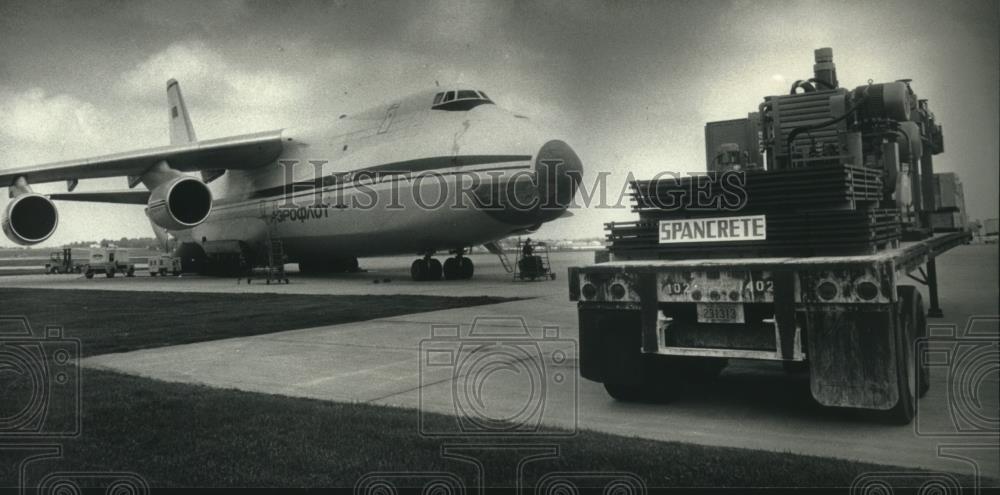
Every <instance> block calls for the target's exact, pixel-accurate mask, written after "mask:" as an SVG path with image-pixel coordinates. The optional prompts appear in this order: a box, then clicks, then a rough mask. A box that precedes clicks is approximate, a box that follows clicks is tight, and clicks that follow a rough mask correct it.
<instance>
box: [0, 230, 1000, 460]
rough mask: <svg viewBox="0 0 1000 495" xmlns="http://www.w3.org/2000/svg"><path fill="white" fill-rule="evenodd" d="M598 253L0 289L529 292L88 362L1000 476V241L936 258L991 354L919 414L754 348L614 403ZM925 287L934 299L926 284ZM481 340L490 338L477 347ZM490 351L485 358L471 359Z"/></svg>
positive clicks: (265, 389) (944, 323)
mask: <svg viewBox="0 0 1000 495" xmlns="http://www.w3.org/2000/svg"><path fill="white" fill-rule="evenodd" d="M592 256H593V254H592V253H589V252H580V253H555V254H553V258H552V264H553V267H554V271H555V273H556V274H557V279H556V280H554V281H552V280H545V281H536V282H514V281H513V280H512V279H511V277H510V275H508V274H506V273H505V272H504V271H503V269H502V267H501V266H500V264H499V261H498V260H497V259H496V258H495V257H492V256H489V255H476V256H474V257H473V258H474V260H475V262H476V272H477V273H476V276H475V278H474V279H473V280H471V281H447V282H445V281H442V282H422V283H417V282H412V281H410V280H409V263H410V261H411V259H410V258H379V259H372V260H362V266H363V267H364V268H366V269H367V270H368V271H367V272H364V273H357V274H350V275H343V276H329V277H306V276H298V275H297V274H295V273H290V278H291V282H292V283H291V284H289V285H284V284H282V285H274V284H271V285H267V284H264V283H263V281H262V280H255V281H254V283H252V284H250V285H247V284H246V283H245V281H241V282H240V283H237V281H236V280H234V279H220V278H208V277H181V278H166V279H162V278H150V277H142V276H138V277H135V278H128V279H126V278H115V279H105V278H95V279H93V280H86V279H83V278H80V277H78V276H70V275H31V276H9V277H0V287H32V288H51V289H79V288H89V289H107V290H147V291H184V292H274V293H302V294H333V295H340V294H382V295H387V296H391V295H392V294H425V295H445V296H475V295H492V296H506V297H523V298H526V299H523V300H519V301H514V302H507V303H501V304H495V305H487V306H478V307H471V308H461V309H453V310H446V311H435V312H427V313H418V314H411V315H404V316H397V317H391V318H383V319H378V320H371V321H363V322H358V323H350V324H343V325H332V326H326V327H319V328H306V329H300V330H292V331H286V332H279V333H272V334H267V335H259V336H253V337H243V338H233V339H225V340H217V341H212V342H203V343H196V344H189V345H181V346H174V347H164V348H157V349H148V350H142V351H135V352H128V353H121V354H109V355H103V356H95V357H91V358H88V359H85V360H84V362H83V364H84V366H90V367H95V368H102V369H111V370H116V371H119V372H124V373H129V374H135V375H140V376H145V377H151V378H156V379H160V380H167V381H174V382H184V383H197V384H204V385H209V386H214V387H225V388H235V389H240V390H246V391H253V392H262V393H269V394H281V395H287V396H293V397H308V398H313V399H321V400H331V401H348V402H367V403H373V404H384V405H390V406H398V407H406V408H415V409H417V410H418V411H430V412H437V413H445V414H450V415H454V416H455V417H456V422H455V425H454V428H452V429H451V430H448V431H424V430H423V427H422V426H421V433H423V434H426V435H430V436H438V437H441V438H447V437H448V436H449V435H451V434H456V433H466V434H468V433H472V434H487V435H488V434H496V433H498V431H497V430H495V429H494V428H495V425H496V424H497V423H495V422H494V421H496V420H506V421H508V422H513V423H514V424H516V425H518V426H519V428H517V429H516V430H514V431H507V432H504V433H505V434H509V435H519V438H525V439H527V438H533V437H537V436H542V437H544V438H551V439H552V441H553V442H558V438H559V437H560V435H563V434H565V430H566V429H568V430H569V431H570V432H573V431H579V430H583V429H587V430H595V431H601V432H607V433H613V434H618V435H626V436H635V437H643V438H649V439H654V440H670V441H681V442H691V443H696V444H703V445H713V446H727V447H738V448H747V449H763V450H769V451H778V452H793V453H798V454H807V455H815V456H823V457H835V458H842V459H850V460H860V461H867V462H874V463H880V464H889V465H896V466H902V467H904V468H922V469H928V470H932V471H945V472H956V473H965V474H975V473H976V471H974V469H975V470H978V473H979V474H982V475H985V476H987V477H990V478H993V479H1000V454H998V453H1000V424H998V419H997V411H998V410H1000V397H998V395H1000V394H998V390H1000V384H998V381H997V370H998V369H1000V364H998V363H997V362H996V358H997V353H996V342H997V339H998V336H1000V328H998V324H997V320H996V319H995V318H996V315H998V314H1000V307H998V301H1000V293H998V292H1000V282H998V261H997V260H998V252H997V245H995V244H994V245H982V244H974V245H967V246H961V247H959V248H956V249H955V250H953V251H951V252H949V253H947V254H945V255H943V256H941V257H940V258H938V276H939V281H940V286H941V291H940V292H941V307H942V308H943V309H944V312H945V317H944V318H941V319H931V320H929V322H930V323H931V324H932V325H934V329H933V332H934V333H933V335H935V336H936V337H935V338H936V339H938V340H940V341H941V342H943V343H945V344H947V343H948V342H952V341H949V340H948V339H947V338H946V337H944V336H943V334H944V333H947V332H946V331H947V330H948V328H949V325H951V326H953V327H954V328H956V329H957V330H956V331H957V334H956V335H957V336H958V340H955V341H954V342H955V344H954V348H955V349H960V346H966V347H968V346H972V347H975V346H977V345H978V346H979V348H983V346H987V347H988V346H990V345H992V346H993V347H992V353H989V352H987V353H986V356H987V361H985V362H981V361H982V359H980V360H979V361H977V364H978V368H975V369H977V370H979V374H974V377H978V378H976V380H978V381H977V382H976V387H973V391H974V394H975V397H972V398H970V397H968V396H967V395H961V394H960V393H959V392H958V391H960V390H968V387H966V388H965V389H959V388H958V387H957V386H956V383H959V384H961V383H964V382H960V381H959V379H960V378H961V379H966V378H968V377H969V376H970V375H968V374H967V373H965V374H963V372H965V371H968V369H967V368H968V365H967V364H962V363H963V361H962V360H961V359H952V360H951V363H950V364H944V365H935V366H933V367H932V368H931V390H930V392H929V393H928V395H927V396H926V397H925V398H923V399H921V400H920V401H919V403H918V414H917V419H916V420H915V421H914V423H913V424H912V425H910V426H902V427H900V426H891V425H887V424H884V423H879V422H877V421H873V420H872V418H870V417H868V416H866V415H863V414H855V413H852V412H850V411H843V410H836V409H826V408H822V407H820V406H818V405H816V404H815V403H814V402H813V401H812V399H811V397H810V393H809V381H808V377H807V376H805V375H790V374H786V373H785V372H784V371H783V370H782V369H781V366H780V365H775V364H774V363H762V362H754V361H733V362H731V363H730V366H729V367H728V368H727V369H726V370H725V371H724V372H723V373H722V375H721V376H720V377H719V378H718V379H716V380H715V381H712V382H710V383H707V384H703V385H698V386H697V387H691V388H690V389H689V390H686V391H685V392H684V393H683V394H682V395H681V397H679V398H678V399H677V400H675V401H673V402H671V403H668V404H638V403H622V402H617V401H614V400H613V399H611V398H610V397H609V396H608V395H607V394H606V393H605V391H604V389H603V387H602V386H601V385H600V384H595V383H592V382H589V381H587V380H584V379H582V378H580V377H579V375H578V373H577V371H576V359H575V350H576V346H577V342H576V339H577V320H576V318H577V316H576V307H575V304H574V303H571V302H569V301H568V299H567V289H566V281H565V276H566V267H568V266H571V265H574V264H585V263H588V262H590V261H591V260H592ZM376 282H377V283H376ZM915 285H918V286H919V284H916V283H915ZM920 289H921V290H922V291H924V300H925V301H927V294H926V290H924V288H923V287H920ZM972 316H993V317H994V319H992V320H984V319H979V320H974V321H976V322H977V323H976V324H975V325H974V326H973V328H972V333H973V334H974V335H971V334H966V332H967V331H968V330H967V323H968V322H969V321H970V317H972ZM522 323H523V327H522ZM473 327H474V330H473ZM525 332H527V334H525ZM477 346H486V347H477ZM475 349H480V350H482V349H489V352H486V353H485V354H483V353H480V354H475V353H473V352H472V351H473V350H475ZM956 352H958V351H956ZM483 355H485V356H487V358H486V359H478V358H470V356H480V357H481V356H483ZM979 355H980V356H982V354H979ZM952 356H958V357H961V356H960V354H958V353H953V354H952ZM962 366H966V368H962ZM976 401H978V402H976ZM421 425H422V423H421ZM553 427H558V428H560V430H555V429H553ZM550 435H554V436H550Z"/></svg>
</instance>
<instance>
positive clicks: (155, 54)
mask: <svg viewBox="0 0 1000 495" xmlns="http://www.w3.org/2000/svg"><path fill="white" fill-rule="evenodd" d="M997 10H998V9H997V8H996V3H995V2H993V1H989V0H985V1H972V0H965V1H957V2H951V1H949V2H944V1H931V0H917V1H915V2H914V1H907V0H894V1H887V2H866V1H860V0H857V1H842V2H830V1H822V2H820V1H794V2H793V1H713V2H703V1H664V2H640V1H634V2H625V1H598V0H584V1H576V0H574V1H537V2H486V1H483V2H473V1H451V2H445V1H440V2H397V1H392V2H389V1H339V2H338V1H331V2H319V1H264V0H259V1H213V2H196V1H183V2H132V1H124V0H121V1H107V0H104V1H99V0H81V1H58V2H56V1H52V2H0V68H2V71H0V90H2V91H0V94H5V95H15V96H17V95H22V96H23V95H28V94H34V95H36V96H37V94H38V93H29V92H30V91H32V90H35V89H38V90H42V92H43V94H45V95H47V98H52V99H55V98H62V99H59V100H57V101H56V103H58V105H56V104H55V103H51V102H50V103H51V104H49V105H47V106H46V107H45V108H47V109H48V110H47V111H57V110H58V109H60V108H63V109H65V108H77V107H79V108H87V109H96V110H93V112H95V113H94V116H93V118H92V119H91V121H92V122H99V123H101V127H100V128H99V129H95V130H93V132H94V133H95V134H96V135H99V136H104V139H103V141H102V142H99V143H94V146H83V145H81V144H79V143H75V142H73V141H72V140H70V141H67V143H61V144H60V146H59V147H57V148H54V149H53V147H51V146H49V147H45V146H38V145H37V144H33V143H28V142H24V141H23V140H20V141H19V140H16V139H14V138H12V137H11V136H10V133H7V134H6V136H7V137H3V136H5V134H3V133H0V146H2V148H0V166H7V164H9V163H12V161H13V160H15V159H17V160H20V159H22V158H23V157H24V156H26V155H37V156H39V157H45V158H46V159H48V158H51V157H52V156H54V155H57V156H56V158H72V157H75V156H79V155H76V154H75V153H83V152H89V151H90V150H91V148H93V147H95V146H97V147H102V149H103V148H107V149H108V151H112V150H119V149H123V148H128V147H139V146H151V145H159V144H162V143H163V140H164V139H165V124H164V123H163V120H164V118H165V117H164V115H163V109H162V99H163V88H162V80H161V79H164V78H165V77H166V76H165V72H168V71H169V72H182V73H183V76H184V78H182V80H181V83H182V85H183V86H184V88H185V93H186V96H188V99H189V104H190V106H191V112H192V114H193V117H194V119H195V125H196V127H198V129H199V135H200V136H202V137H211V136H217V135H223V134H227V133H238V132H245V131H247V130H254V129H259V128H269V127H280V126H287V125H302V124H308V123H310V122H313V121H315V120H316V119H322V118H325V117H326V116H329V115H339V114H340V113H345V112H354V111H357V110H360V109H361V108H364V107H366V106H370V105H374V104H380V103H382V102H384V101H387V100H390V99H392V98H394V97H398V96H401V95H404V94H407V93H411V92H413V91H417V90H420V89H424V88H427V87H430V86H432V85H433V84H434V82H435V81H440V82H442V83H447V82H453V81H462V82H466V83H469V84H474V85H476V86H477V87H481V88H483V89H484V90H486V91H487V92H489V93H490V94H491V96H493V97H494V98H495V99H496V100H497V101H498V102H499V103H501V104H503V105H505V106H507V107H510V108H512V109H514V110H516V111H518V112H520V113H525V114H529V115H531V116H533V117H535V118H536V119H537V120H540V121H542V122H543V123H545V124H547V125H550V126H552V127H554V128H556V129H559V130H560V132H562V133H563V134H564V135H565V136H566V139H567V140H568V141H569V142H570V143H571V144H573V145H574V147H576V148H577V149H578V151H579V153H580V155H581V156H582V157H583V159H584V160H585V163H586V166H587V169H588V174H592V173H593V172H596V171H598V170H607V171H611V172H613V173H614V174H615V175H614V176H613V177H614V179H616V180H622V179H624V177H625V173H626V172H627V171H633V172H634V173H635V175H637V176H650V175H653V174H655V173H656V172H658V171H660V170H664V169H670V170H680V171H688V170H690V171H695V170H700V169H701V168H702V167H703V164H704V157H703V149H704V148H703V143H702V136H703V125H704V123H705V122H706V121H710V120H720V119H727V118H736V117H741V116H745V115H746V113H747V112H750V111H753V110H755V109H756V107H757V105H758V103H759V102H760V101H761V100H762V98H763V97H764V96H765V95H769V94H776V93H781V92H784V91H786V90H787V86H788V83H789V82H790V81H792V80H795V79H798V78H801V77H803V76H808V75H809V74H810V72H811V67H812V50H813V49H814V48H817V47H820V46H832V47H833V48H834V51H835V57H836V62H837V65H838V69H839V72H840V75H841V80H842V83H843V84H844V85H847V86H851V87H853V86H856V85H860V84H863V83H864V82H865V81H866V80H867V79H869V78H871V79H874V80H876V81H884V80H893V79H897V78H903V77H907V78H913V79H914V88H915V90H916V91H917V92H918V93H919V94H920V96H921V97H924V98H928V99H929V100H930V102H931V105H932V107H933V108H934V110H935V112H936V113H937V116H938V119H939V120H940V121H941V122H942V123H943V124H944V125H945V136H946V149H947V152H946V153H945V154H944V155H942V156H941V157H940V158H939V159H938V160H937V161H936V163H937V165H938V167H939V168H940V169H941V170H946V171H956V172H958V173H959V174H960V175H961V176H962V177H963V178H964V179H965V182H966V193H967V201H968V203H969V208H970V212H971V216H972V217H974V218H975V217H981V218H985V217H996V216H997V199H996V198H997V182H998V180H1000V178H998V176H997V166H996V165H997V163H998V162H1000V152H998V144H997V135H998V134H1000V123H998V119H1000V98H998V94H997V93H998V92H997V88H998V86H1000V81H998V74H997V72H998V67H1000V59H998V57H1000V55H998V53H1000V41H998V40H1000V33H998V25H1000V17H998V13H997ZM171 57H173V58H171ZM157 64H160V65H157ZM198 64H202V65H201V66H199V65H198ZM199 67H200V69H199ZM167 69H169V70H167ZM185 79H186V80H185ZM269 96H270V97H271V98H270V99H269V100H268V98H269ZM262 100H267V101H262ZM42 103H45V100H43V101H42ZM42 103H40V104H42ZM268 103H273V105H269V104H268ZM60 105H61V106H60ZM88 111H91V110H88ZM56 115H57V114H56ZM6 125H9V124H6ZM248 127H253V128H254V129H248ZM0 130H2V129H0ZM33 146H34V147H33ZM12 148H16V149H17V150H18V151H17V152H12V151H10V150H11V149H12ZM17 164H19V165H20V164H23V163H17ZM590 177H593V175H590ZM109 208H113V207H109ZM109 211H110V210H109ZM67 214H69V213H67ZM137 215H140V217H138V218H139V220H141V212H140V213H137ZM629 216H630V214H629V213H628V212H627V211H612V212H608V211H588V212H583V213H581V214H578V215H576V216H575V217H573V218H571V219H568V220H565V221H560V222H557V223H555V224H552V225H551V226H546V229H550V231H551V232H552V233H553V234H554V235H560V234H566V235H570V234H573V235H575V234H577V233H585V234H587V235H598V234H600V228H601V224H602V223H603V222H604V221H607V220H609V219H614V218H627V217H629ZM107 218H108V219H110V218H114V217H113V216H111V215H110V214H109V215H108V216H107ZM139 220H136V221H135V222H132V223H133V224H139V225H143V222H141V221H139ZM142 228H145V227H144V226H143V227H142ZM136 233H137V232H128V234H129V235H132V234H136ZM110 234H115V235H118V233H117V231H116V232H110V233H109V235H110ZM81 235H82V234H81ZM87 235H90V234H89V233H88V234H87ZM122 235H125V234H124V233H123V234H122Z"/></svg>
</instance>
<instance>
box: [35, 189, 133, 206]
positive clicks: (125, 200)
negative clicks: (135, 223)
mask: <svg viewBox="0 0 1000 495" xmlns="http://www.w3.org/2000/svg"><path fill="white" fill-rule="evenodd" d="M150 194H151V193H150V192H149V191H147V190H145V189H133V190H129V191H95V192H68V193H55V194H49V195H48V197H49V199H56V200H61V201H91V202H94V203H117V204H123V205H145V204H146V203H148V202H149V195H150Z"/></svg>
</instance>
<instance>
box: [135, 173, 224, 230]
mask: <svg viewBox="0 0 1000 495" xmlns="http://www.w3.org/2000/svg"><path fill="white" fill-rule="evenodd" d="M211 211H212V191H210V190H209V189H208V186H206V185H205V183H204V182H202V181H200V180H198V179H196V178H194V177H188V176H183V177H177V178H174V179H172V180H170V181H168V182H165V183H163V184H160V185H159V186H157V187H156V188H154V189H153V191H152V192H151V193H150V195H149V202H148V203H147V205H146V216H148V217H149V219H150V220H152V221H153V223H155V224H156V225H158V226H160V227H163V228H165V229H167V230H184V229H190V228H191V227H195V226H197V225H198V224H200V223H202V222H204V221H205V219H206V218H208V214H209V213H210V212H211Z"/></svg>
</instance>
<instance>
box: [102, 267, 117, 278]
mask: <svg viewBox="0 0 1000 495" xmlns="http://www.w3.org/2000/svg"><path fill="white" fill-rule="evenodd" d="M104 276H105V277H108V278H115V269H114V268H108V270H107V271H106V272H104Z"/></svg>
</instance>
